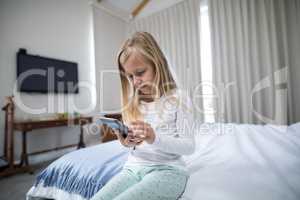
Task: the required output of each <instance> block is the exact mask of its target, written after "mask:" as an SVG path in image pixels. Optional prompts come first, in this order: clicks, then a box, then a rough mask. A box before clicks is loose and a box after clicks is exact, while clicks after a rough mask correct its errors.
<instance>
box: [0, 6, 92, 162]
mask: <svg viewBox="0 0 300 200" xmlns="http://www.w3.org/2000/svg"><path fill="white" fill-rule="evenodd" d="M93 45H94V41H93V15H92V7H91V5H89V1H87V0H75V1H74V0H63V1H61V0H50V1H47V0H22V1H20V0H1V2H0V103H1V106H2V105H3V104H4V101H3V100H4V97H5V96H7V95H12V93H13V86H14V84H15V80H16V52H17V51H18V49H19V48H21V47H22V48H26V49H27V50H28V53H30V54H39V55H41V56H47V57H53V58H58V59H63V60H69V61H75V62H77V63H78V68H79V69H78V70H79V80H80V81H81V82H85V83H88V85H89V88H93V86H95V73H94V72H95V66H94V57H93V55H94V53H93V52H94V49H93V47H94V46H93ZM90 91H92V90H89V89H86V88H80V93H79V94H73V95H52V97H54V103H53V104H51V102H47V95H43V94H22V95H21V99H22V102H23V103H25V104H26V105H27V106H28V107H31V108H42V107H47V106H49V105H53V110H52V111H49V110H47V112H46V113H44V114H43V115H29V114H28V113H27V114H26V113H24V112H23V111H22V110H21V109H18V110H17V115H16V118H17V119H19V120H22V119H27V118H31V117H34V118H39V117H41V116H45V115H47V113H49V112H63V111H68V110H67V109H66V108H64V106H66V105H68V104H67V103H66V100H65V99H64V100H62V101H60V100H61V99H63V98H66V97H72V98H73V99H74V102H75V105H76V107H78V108H80V109H83V108H88V106H89V105H92V106H91V107H94V106H95V102H96V100H95V90H94V91H93V92H90ZM59 102H61V104H62V105H59ZM70 110H71V111H72V110H76V108H75V107H72V108H70ZM70 110H69V111H70ZM86 112H88V111H86ZM48 115H49V114H48ZM0 116H1V117H0V155H2V154H3V137H4V113H3V112H2V113H1V115H0ZM78 133H79V128H77V127H71V128H65V127H61V128H53V129H44V130H42V129H40V130H36V131H33V132H32V133H30V134H29V135H28V141H29V142H28V149H29V152H31V151H36V150H41V149H45V148H53V147H56V146H61V145H66V144H73V143H76V142H77V141H78ZM15 136H16V137H15V138H16V139H15V141H16V144H15V146H16V156H17V157H16V158H17V159H19V154H20V149H21V145H20V144H21V143H20V138H21V137H20V136H21V134H19V133H17V132H16V134H15Z"/></svg>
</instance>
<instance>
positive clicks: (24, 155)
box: [20, 131, 29, 167]
mask: <svg viewBox="0 0 300 200" xmlns="http://www.w3.org/2000/svg"><path fill="white" fill-rule="evenodd" d="M23 164H24V165H25V167H28V166H29V162H28V154H27V132H26V131H23V132H22V153H21V162H20V167H22V166H23Z"/></svg>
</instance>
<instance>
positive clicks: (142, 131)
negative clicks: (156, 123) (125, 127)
mask: <svg viewBox="0 0 300 200" xmlns="http://www.w3.org/2000/svg"><path fill="white" fill-rule="evenodd" d="M130 129H131V130H132V132H133V136H134V137H136V138H140V139H142V140H144V141H146V142H147V143H148V144H152V143H153V142H154V140H155V133H154V130H153V128H152V127H151V125H150V124H148V123H146V122H143V121H134V122H132V123H131V124H130Z"/></svg>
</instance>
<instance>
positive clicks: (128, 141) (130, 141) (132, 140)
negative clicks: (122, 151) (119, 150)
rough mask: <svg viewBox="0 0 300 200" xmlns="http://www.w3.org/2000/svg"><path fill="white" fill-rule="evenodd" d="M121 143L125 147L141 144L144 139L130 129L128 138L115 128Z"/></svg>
mask: <svg viewBox="0 0 300 200" xmlns="http://www.w3.org/2000/svg"><path fill="white" fill-rule="evenodd" d="M114 132H115V134H116V135H117V137H118V139H119V141H120V142H121V144H122V145H123V146H125V147H134V146H138V145H140V144H141V143H142V142H143V140H142V139H140V138H136V137H134V136H133V132H132V130H130V129H129V132H128V135H127V137H126V138H124V137H123V136H122V134H121V133H120V132H119V131H118V130H114Z"/></svg>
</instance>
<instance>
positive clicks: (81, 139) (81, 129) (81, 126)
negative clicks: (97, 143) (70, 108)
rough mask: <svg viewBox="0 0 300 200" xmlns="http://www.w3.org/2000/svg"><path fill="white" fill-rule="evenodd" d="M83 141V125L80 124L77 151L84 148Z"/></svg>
mask: <svg viewBox="0 0 300 200" xmlns="http://www.w3.org/2000/svg"><path fill="white" fill-rule="evenodd" d="M84 147H85V144H84V139H83V125H82V124H81V123H80V135H79V143H78V147H77V149H80V148H84Z"/></svg>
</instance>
